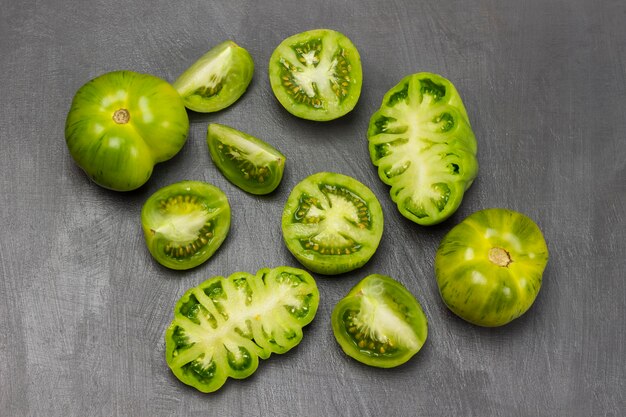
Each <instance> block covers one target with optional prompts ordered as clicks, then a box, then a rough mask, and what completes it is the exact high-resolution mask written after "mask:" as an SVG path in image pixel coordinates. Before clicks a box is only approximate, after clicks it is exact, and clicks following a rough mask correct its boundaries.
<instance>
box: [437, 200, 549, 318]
mask: <svg viewBox="0 0 626 417" xmlns="http://www.w3.org/2000/svg"><path fill="white" fill-rule="evenodd" d="M547 263H548V247H547V246H546V241H545V240H544V238H543V234H542V233H541V230H540V229H539V227H538V226H537V225H536V224H535V222H533V221H532V220H531V219H530V218H528V217H526V216H525V215H523V214H521V213H518V212H516V211H512V210H507V209H502V208H493V209H487V210H481V211H478V212H476V213H474V214H472V215H470V216H469V217H467V218H466V219H465V220H463V221H462V222H461V223H459V224H458V225H456V226H455V227H454V228H452V230H450V232H449V233H448V234H447V235H446V236H445V237H444V238H443V240H442V242H441V244H440V246H439V249H438V250H437V255H436V256H435V275H436V277H437V284H438V286H439V293H440V294H441V298H442V299H443V301H444V302H445V304H446V305H447V306H448V308H449V309H450V310H452V312H453V313H454V314H456V315H457V316H459V317H461V318H462V319H464V320H467V321H469V322H470V323H473V324H476V325H479V326H485V327H495V326H502V325H504V324H507V323H509V322H510V321H512V320H514V319H516V318H518V317H519V316H521V315H522V314H524V313H525V312H526V311H527V310H528V309H529V308H530V306H531V305H532V304H533V302H534V301H535V298H536V297H537V294H538V293H539V289H540V288H541V281H542V275H543V271H544V269H545V267H546V264H547Z"/></svg>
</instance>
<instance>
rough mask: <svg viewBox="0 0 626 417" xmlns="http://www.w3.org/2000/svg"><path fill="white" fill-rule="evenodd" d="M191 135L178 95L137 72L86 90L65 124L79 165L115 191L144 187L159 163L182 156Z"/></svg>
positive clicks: (106, 78) (112, 75)
mask: <svg viewBox="0 0 626 417" xmlns="http://www.w3.org/2000/svg"><path fill="white" fill-rule="evenodd" d="M188 131H189V119H188V117H187V111H186V110H185V105H184V104H183V100H182V98H181V97H180V96H179V95H178V93H177V92H176V90H175V89H174V88H173V87H172V86H171V85H170V84H169V83H168V82H166V81H164V80H162V79H160V78H157V77H155V76H152V75H148V74H139V73H136V72H132V71H115V72H109V73H107V74H104V75H101V76H99V77H97V78H95V79H93V80H91V81H89V82H88V83H87V84H85V85H83V86H82V87H81V88H80V89H79V90H78V91H77V92H76V95H75V96H74V100H73V101H72V106H71V108H70V111H69V113H68V115H67V120H66V122H65V140H66V142H67V147H68V148H69V150H70V154H71V155H72V158H74V161H76V163H77V164H78V166H80V167H81V168H82V169H83V171H85V173H86V174H87V175H88V176H89V177H90V178H91V179H92V180H93V181H94V182H95V183H96V184H98V185H100V186H102V187H105V188H109V189H112V190H116V191H130V190H134V189H136V188H139V187H141V186H142V185H143V184H145V183H146V181H148V179H149V178H150V175H151V174H152V169H153V167H154V165H155V164H156V163H158V162H163V161H166V160H168V159H170V158H172V157H173V156H174V155H176V154H177V153H178V151H180V149H181V148H182V147H183V145H184V144H185V141H186V140H187V133H188Z"/></svg>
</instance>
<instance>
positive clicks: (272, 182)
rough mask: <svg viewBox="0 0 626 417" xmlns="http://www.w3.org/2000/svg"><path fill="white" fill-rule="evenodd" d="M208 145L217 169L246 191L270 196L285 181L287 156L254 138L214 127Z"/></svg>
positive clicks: (230, 129) (208, 137)
mask: <svg viewBox="0 0 626 417" xmlns="http://www.w3.org/2000/svg"><path fill="white" fill-rule="evenodd" d="M207 145H208V147H209V153H210V154H211V159H212V160H213V162H214V163H215V165H216V166H217V168H218V169H219V170H220V171H221V172H222V174H224V176H225V177H226V178H227V179H228V180H229V181H230V182H232V183H233V184H235V185H236V186H237V187H239V188H241V189H242V190H244V191H247V192H249V193H251V194H269V193H271V192H272V191H274V190H275V189H276V187H278V184H280V181H281V180H282V178H283V171H284V169H285V155H283V154H282V153H280V152H279V151H278V150H277V149H276V148H274V147H272V146H270V145H268V144H267V143H265V142H263V141H262V140H260V139H257V138H255V137H254V136H250V135H248V134H247V133H244V132H240V131H238V130H236V129H233V128H231V127H228V126H224V125H220V124H217V123H213V124H210V125H209V128H208V130H207Z"/></svg>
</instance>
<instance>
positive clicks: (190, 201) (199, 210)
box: [141, 181, 230, 269]
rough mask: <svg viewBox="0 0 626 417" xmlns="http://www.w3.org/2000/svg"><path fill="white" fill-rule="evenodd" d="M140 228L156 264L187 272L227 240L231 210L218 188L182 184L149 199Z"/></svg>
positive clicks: (170, 187)
mask: <svg viewBox="0 0 626 417" xmlns="http://www.w3.org/2000/svg"><path fill="white" fill-rule="evenodd" d="M141 224H142V227H143V231H144V235H145V238H146V245H147V246H148V250H149V251H150V253H151V254H152V256H153V257H154V259H156V260H157V262H159V263H160V264H161V265H163V266H166V267H168V268H171V269H190V268H193V267H196V266H198V265H200V264H201V263H203V262H205V261H206V260H208V259H209V258H210V257H211V256H212V255H213V254H214V253H215V251H216V250H217V249H218V248H219V247H220V246H221V245H222V242H224V239H226V236H227V235H228V231H229V229H230V206H229V205H228V200H227V199H226V195H225V194H224V193H223V192H222V191H221V190H220V189H219V188H217V187H215V186H213V185H211V184H207V183H205V182H200V181H181V182H178V183H175V184H171V185H168V186H167V187H163V188H161V189H160V190H158V191H157V192H155V193H154V194H153V195H152V196H150V198H148V200H147V201H146V202H145V204H144V206H143V209H142V210H141Z"/></svg>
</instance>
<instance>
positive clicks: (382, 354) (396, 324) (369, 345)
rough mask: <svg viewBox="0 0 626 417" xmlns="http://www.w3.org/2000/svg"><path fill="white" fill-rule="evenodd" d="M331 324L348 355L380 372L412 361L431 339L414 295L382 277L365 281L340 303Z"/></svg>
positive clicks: (371, 277) (389, 278) (376, 275)
mask: <svg viewBox="0 0 626 417" xmlns="http://www.w3.org/2000/svg"><path fill="white" fill-rule="evenodd" d="M331 323H332V326H333V333H334V335H335V339H337V342H338V343H339V345H340V346H341V348H342V349H343V351H344V352H345V353H346V355H348V356H350V357H352V358H354V359H356V360H357V361H359V362H362V363H364V364H366V365H370V366H376V367H379V368H392V367H395V366H399V365H402V364H403V363H405V362H406V361H408V360H409V359H411V358H412V357H413V356H414V355H415V354H416V353H417V352H419V351H420V349H421V348H422V346H423V345H424V342H425V341H426V337H427V335H428V320H427V319H426V315H425V314H424V312H423V311H422V307H421V306H420V304H419V303H418V301H417V300H416V299H415V297H414V296H413V294H411V293H410V292H409V290H407V289H406V287H405V286H404V285H402V284H401V283H399V282H398V281H396V280H394V279H393V278H391V277H388V276H385V275H378V274H374V275H370V276H368V277H366V278H364V279H363V280H362V281H361V282H359V283H358V284H357V285H356V286H355V287H354V288H352V290H350V292H349V293H348V295H346V296H345V297H344V298H343V299H342V300H341V301H339V303H338V304H337V305H336V306H335V308H334V309H333V314H332V318H331Z"/></svg>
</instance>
